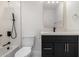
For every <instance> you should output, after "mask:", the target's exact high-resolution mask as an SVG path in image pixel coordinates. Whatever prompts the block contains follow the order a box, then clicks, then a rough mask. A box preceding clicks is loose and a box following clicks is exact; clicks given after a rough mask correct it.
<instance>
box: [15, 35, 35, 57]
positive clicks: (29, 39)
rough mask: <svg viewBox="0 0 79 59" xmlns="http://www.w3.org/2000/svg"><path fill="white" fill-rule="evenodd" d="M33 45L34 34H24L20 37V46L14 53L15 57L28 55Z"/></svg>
mask: <svg viewBox="0 0 79 59" xmlns="http://www.w3.org/2000/svg"><path fill="white" fill-rule="evenodd" d="M33 45H34V35H28V36H25V37H24V38H23V39H22V48H21V49H20V50H18V51H17V52H16V53H15V57H30V56H31V52H32V47H33Z"/></svg>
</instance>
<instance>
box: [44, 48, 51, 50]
mask: <svg viewBox="0 0 79 59" xmlns="http://www.w3.org/2000/svg"><path fill="white" fill-rule="evenodd" d="M43 49H45V50H52V48H43Z"/></svg>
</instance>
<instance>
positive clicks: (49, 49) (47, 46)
mask: <svg viewBox="0 0 79 59" xmlns="http://www.w3.org/2000/svg"><path fill="white" fill-rule="evenodd" d="M41 39H42V57H77V56H78V35H42V36H41Z"/></svg>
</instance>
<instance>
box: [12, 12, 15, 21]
mask: <svg viewBox="0 0 79 59" xmlns="http://www.w3.org/2000/svg"><path fill="white" fill-rule="evenodd" d="M12 17H13V21H15V17H14V13H12Z"/></svg>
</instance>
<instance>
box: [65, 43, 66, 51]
mask: <svg viewBox="0 0 79 59" xmlns="http://www.w3.org/2000/svg"><path fill="white" fill-rule="evenodd" d="M65 52H66V43H65Z"/></svg>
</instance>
